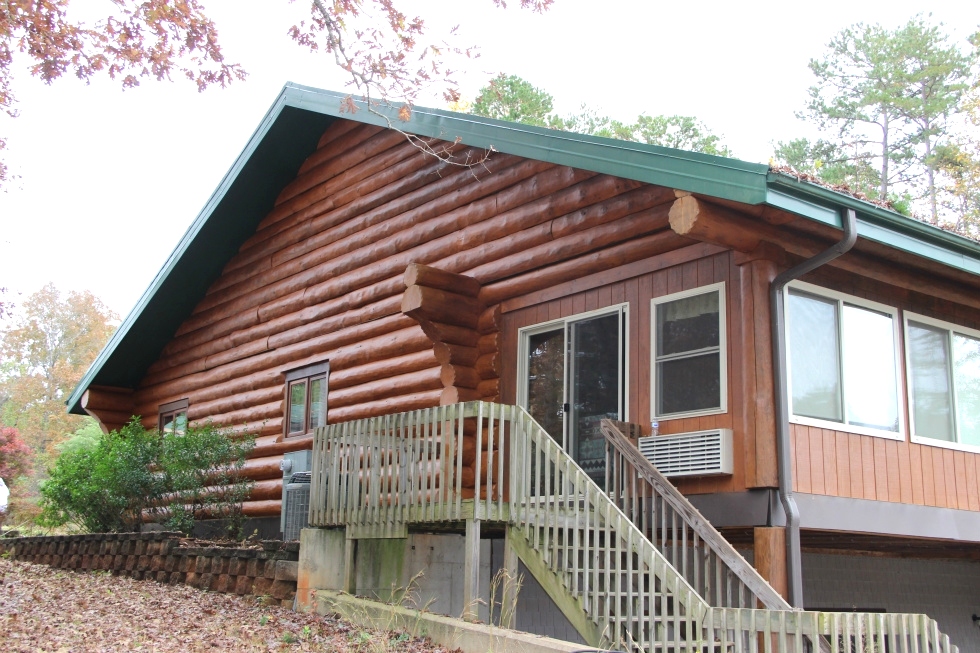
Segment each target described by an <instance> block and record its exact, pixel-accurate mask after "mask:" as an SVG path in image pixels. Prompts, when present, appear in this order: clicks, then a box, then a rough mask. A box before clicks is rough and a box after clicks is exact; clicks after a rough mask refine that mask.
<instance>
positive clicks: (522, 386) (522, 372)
mask: <svg viewBox="0 0 980 653" xmlns="http://www.w3.org/2000/svg"><path fill="white" fill-rule="evenodd" d="M620 312H621V313H622V314H623V326H624V329H623V361H622V365H623V397H622V402H623V421H625V422H628V421H629V396H630V393H629V379H630V367H629V364H630V339H629V317H630V305H629V302H623V303H622V304H613V305H612V306H607V307H605V308H597V309H595V310H594V311H586V312H585V313H576V314H575V315H569V316H568V317H561V318H558V319H556V320H548V321H547V322H539V323H538V324H532V325H530V326H526V327H521V328H520V329H518V330H517V405H518V406H527V343H528V338H530V337H531V336H533V335H536V334H538V333H541V332H543V331H553V330H555V329H558V328H559V327H564V328H565V336H566V346H567V342H568V340H567V336H568V323H569V322H578V321H580V320H587V319H589V318H592V317H598V316H600V315H607V314H612V313H620ZM562 394H563V395H564V396H566V397H567V396H568V375H567V374H566V375H565V378H564V379H562ZM564 438H565V434H562V440H563V441H564ZM563 446H564V445H563Z"/></svg>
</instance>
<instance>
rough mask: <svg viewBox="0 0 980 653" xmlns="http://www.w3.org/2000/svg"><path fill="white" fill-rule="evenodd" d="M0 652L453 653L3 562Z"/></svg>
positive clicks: (253, 605)
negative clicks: (278, 652) (298, 652)
mask: <svg viewBox="0 0 980 653" xmlns="http://www.w3.org/2000/svg"><path fill="white" fill-rule="evenodd" d="M0 642H2V645H0V649H2V650H3V651H4V652H5V653H14V652H17V653H20V652H22V651H23V652H27V651H30V652H31V653H35V652H38V651H45V652H48V651H50V652H65V653H67V652H69V651H71V652H75V651H86V652H89V651H91V652H96V651H99V652H101V651H112V652H116V651H154V652H164V651H166V652H168V653H170V652H181V651H215V650H217V651H338V652H347V651H351V652H355V651H356V652H360V651H368V652H376V651H385V652H390V653H446V651H445V649H444V648H442V647H439V646H437V645H434V644H432V643H431V642H429V641H427V640H423V639H418V638H412V637H409V636H407V635H404V634H399V633H388V632H376V631H369V630H364V629H361V628H359V627H357V626H355V625H352V624H351V623H349V622H346V621H343V620H341V619H339V618H337V617H333V616H319V615H308V614H300V613H297V612H293V611H291V610H287V609H285V608H281V607H278V606H266V605H262V603H261V601H260V600H258V599H256V598H254V597H247V596H235V595H230V594H214V593H211V592H202V591H200V590H196V589H193V588H190V587H187V586H184V585H175V586H171V585H163V584H159V583H156V582H155V581H137V580H133V579H131V578H127V577H123V576H112V575H111V574H108V573H105V572H90V573H76V572H71V571H64V570H59V569H52V568H49V567H47V566H43V565H33V564H28V563H25V562H15V561H12V560H7V559H2V558H0Z"/></svg>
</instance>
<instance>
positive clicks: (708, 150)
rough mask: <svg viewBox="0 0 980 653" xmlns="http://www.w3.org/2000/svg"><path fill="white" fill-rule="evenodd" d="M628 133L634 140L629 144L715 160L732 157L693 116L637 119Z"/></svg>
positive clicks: (641, 117) (717, 139) (729, 151)
mask: <svg viewBox="0 0 980 653" xmlns="http://www.w3.org/2000/svg"><path fill="white" fill-rule="evenodd" d="M628 129H629V130H630V132H631V136H632V137H631V138H627V139H626V140H631V141H640V142H643V143H648V144H650V145H660V146H661V147H673V148H675V149H678V150H690V151H692V152H704V153H705V154H714V155H716V156H727V157H730V156H732V151H731V150H729V149H728V146H726V145H725V144H723V143H722V142H721V137H719V136H717V135H715V134H712V133H711V131H710V130H709V129H708V127H707V126H706V125H705V124H704V123H703V122H701V121H700V120H698V119H697V118H694V117H693V116H645V115H644V116H640V117H639V118H637V119H636V122H635V123H634V124H632V125H629V126H628ZM616 138H623V137H622V136H616Z"/></svg>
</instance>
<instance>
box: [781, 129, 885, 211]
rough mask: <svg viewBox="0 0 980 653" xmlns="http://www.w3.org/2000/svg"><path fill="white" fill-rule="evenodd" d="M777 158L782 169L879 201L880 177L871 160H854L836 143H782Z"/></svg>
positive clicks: (799, 140)
mask: <svg viewBox="0 0 980 653" xmlns="http://www.w3.org/2000/svg"><path fill="white" fill-rule="evenodd" d="M774 158H775V160H776V162H777V163H779V164H780V165H786V166H789V167H791V168H793V169H794V170H798V171H799V172H803V173H806V174H810V175H814V176H815V177H817V178H818V179H820V180H821V181H823V182H825V183H827V184H830V185H831V186H846V187H847V188H848V189H850V191H851V192H854V193H861V194H864V195H866V196H867V197H869V198H871V199H878V191H879V182H880V180H881V174H880V173H879V172H878V170H877V169H875V167H874V166H872V165H871V162H870V161H869V159H867V158H863V159H858V158H854V157H852V156H850V155H849V154H848V153H847V152H845V151H844V148H842V147H841V146H840V145H838V144H837V143H833V142H831V141H827V140H823V139H820V140H817V141H810V140H809V139H806V138H797V139H794V140H792V141H790V142H788V143H784V142H782V141H780V142H779V143H777V145H776V152H775V154H774Z"/></svg>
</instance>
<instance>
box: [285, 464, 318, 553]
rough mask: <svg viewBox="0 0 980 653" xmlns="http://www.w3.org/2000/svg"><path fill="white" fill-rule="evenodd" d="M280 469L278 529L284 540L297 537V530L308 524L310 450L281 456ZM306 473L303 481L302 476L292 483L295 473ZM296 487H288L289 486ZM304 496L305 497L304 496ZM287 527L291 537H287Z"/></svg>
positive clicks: (311, 465)
mask: <svg viewBox="0 0 980 653" xmlns="http://www.w3.org/2000/svg"><path fill="white" fill-rule="evenodd" d="M279 467H280V469H282V515H281V517H280V526H279V530H280V531H281V532H282V534H283V539H285V540H297V539H299V531H300V529H302V528H305V527H306V526H308V525H309V515H308V512H309V509H310V480H309V471H310V470H311V469H312V467H313V452H312V451H311V450H308V449H307V450H304V451H291V452H289V453H287V454H285V455H284V456H283V457H282V462H281V463H280V464H279ZM303 472H306V473H307V476H306V479H305V483H304V482H303V479H302V477H300V479H298V480H297V482H296V483H294V481H293V478H294V476H296V475H297V474H301V473H303ZM293 485H296V487H294V488H292V490H291V489H290V488H291V486H293ZM304 496H305V498H304ZM297 524H299V525H297ZM287 529H288V531H289V534H293V533H295V534H294V535H293V537H287Z"/></svg>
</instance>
